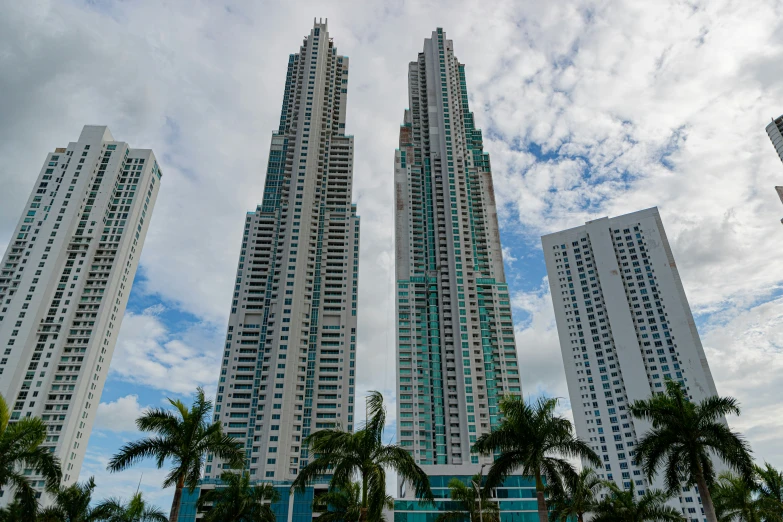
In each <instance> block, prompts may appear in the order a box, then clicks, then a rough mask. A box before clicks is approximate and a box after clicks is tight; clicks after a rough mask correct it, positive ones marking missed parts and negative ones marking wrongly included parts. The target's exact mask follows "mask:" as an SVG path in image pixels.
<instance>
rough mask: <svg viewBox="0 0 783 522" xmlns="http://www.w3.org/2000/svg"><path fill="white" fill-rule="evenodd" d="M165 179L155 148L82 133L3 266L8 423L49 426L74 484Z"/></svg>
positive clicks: (2, 373)
mask: <svg viewBox="0 0 783 522" xmlns="http://www.w3.org/2000/svg"><path fill="white" fill-rule="evenodd" d="M160 177H161V171H160V168H159V167H158V163H157V162H156V161H155V155H154V154H153V153H152V151H151V150H145V149H131V148H130V147H129V146H128V144H127V143H124V142H120V141H115V139H114V138H113V137H112V135H111V133H110V132H109V129H108V128H106V127H102V126H92V125H88V126H85V127H84V129H83V130H82V133H81V136H79V141H77V142H74V143H70V144H68V147H66V148H57V149H55V151H54V152H52V153H49V154H48V155H47V157H46V161H44V164H43V167H42V168H41V172H40V174H39V175H38V180H37V181H36V182H35V186H34V188H33V191H32V193H31V194H30V198H29V199H28V201H27V203H26V204H25V207H24V210H23V212H22V217H21V218H20V219H19V224H18V225H17V227H16V230H15V231H14V235H13V237H12V238H11V241H10V243H9V245H8V249H7V250H6V253H5V256H4V258H3V264H2V267H1V268H0V350H3V352H2V355H1V357H2V358H0V393H2V395H3V396H4V397H5V399H6V400H7V401H8V405H9V407H10V408H11V409H12V416H11V421H12V422H13V420H14V419H19V418H23V417H41V418H42V419H43V420H44V422H45V423H46V424H47V425H48V430H49V433H48V436H47V437H46V442H45V446H47V447H49V448H51V450H52V451H53V452H54V453H55V454H56V455H57V456H58V457H59V458H60V460H61V462H62V468H63V483H64V484H66V485H67V484H72V483H73V482H74V481H75V480H76V479H77V478H78V476H79V470H80V468H81V465H82V461H83V459H84V453H85V450H86V449H87V441H88V440H89V438H90V431H91V430H92V425H93V421H94V420H95V414H96V412H97V411H98V403H99V402H100V399H101V392H102V391H103V385H104V383H105V382H106V374H107V373H108V371H109V363H110V362H111V357H112V353H113V352H114V345H115V343H116V341H117V335H118V334H119V331H120V324H121V323H122V317H123V314H124V313H125V306H126V305H127V303H128V296H129V295H130V291H131V285H132V283H133V278H134V276H135V274H136V268H137V267H138V264H139V258H140V257H141V249H142V246H143V245H144V237H145V236H146V234H147V227H148V226H149V222H150V218H151V217H152V208H153V206H154V205H155V199H156V197H157V194H158V187H159V186H160V183H159V181H160ZM33 480H35V478H33ZM36 485H37V486H39V487H40V486H42V485H43V482H42V481H37V484H36ZM10 497H11V495H8V494H6V495H3V496H2V498H1V499H0V501H2V502H8V501H9V500H10Z"/></svg>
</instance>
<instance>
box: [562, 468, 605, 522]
mask: <svg viewBox="0 0 783 522" xmlns="http://www.w3.org/2000/svg"><path fill="white" fill-rule="evenodd" d="M563 482H564V484H563V485H564V488H563V489H562V490H560V491H556V490H555V491H551V492H550V493H551V496H550V499H549V508H550V511H549V520H550V521H551V522H567V521H568V519H569V518H570V517H576V518H577V520H579V521H580V522H581V521H582V520H584V515H585V513H589V512H590V511H592V510H593V508H594V507H595V505H596V504H597V503H598V497H599V493H600V491H601V489H603V481H602V480H601V479H600V477H599V476H598V473H596V471H595V470H594V469H593V468H585V469H583V470H582V471H581V472H579V474H578V475H569V476H568V477H565V479H564V481H563Z"/></svg>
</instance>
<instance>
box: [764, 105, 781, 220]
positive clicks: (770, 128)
mask: <svg viewBox="0 0 783 522" xmlns="http://www.w3.org/2000/svg"><path fill="white" fill-rule="evenodd" d="M766 130H767V135H768V136H769V139H770V141H772V145H773V146H774V147H775V152H777V153H778V157H779V158H780V161H783V116H780V117H778V118H776V119H773V120H772V121H771V122H770V123H769V125H767V129H766ZM775 190H776V191H777V193H778V196H779V197H780V201H781V203H783V186H778V187H775ZM780 221H781V222H782V223H783V219H781V220H780Z"/></svg>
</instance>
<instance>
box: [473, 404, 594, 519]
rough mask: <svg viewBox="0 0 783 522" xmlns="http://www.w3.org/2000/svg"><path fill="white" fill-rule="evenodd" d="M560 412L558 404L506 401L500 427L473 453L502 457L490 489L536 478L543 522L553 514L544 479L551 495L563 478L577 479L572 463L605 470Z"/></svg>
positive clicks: (489, 475)
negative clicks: (512, 478)
mask: <svg viewBox="0 0 783 522" xmlns="http://www.w3.org/2000/svg"><path fill="white" fill-rule="evenodd" d="M556 407H557V399H547V398H541V399H539V400H538V401H536V402H534V403H526V402H525V401H523V400H522V398H520V397H516V396H509V397H504V398H503V399H502V400H501V401H500V411H501V413H502V414H503V420H502V421H501V423H500V425H499V426H498V427H497V428H495V429H494V430H492V432H491V433H485V434H484V435H482V436H481V437H479V438H478V440H477V441H476V443H475V444H474V446H473V451H474V452H477V453H481V454H483V455H492V454H493V453H497V454H498V455H497V456H496V457H495V462H494V463H493V464H492V467H491V468H490V469H489V473H487V482H486V485H485V487H486V488H492V487H495V486H497V485H498V484H500V483H502V482H503V480H504V479H505V478H506V477H508V476H509V475H511V474H512V473H516V472H521V473H522V474H524V475H532V476H534V477H535V478H536V491H537V492H538V497H539V498H538V501H539V517H540V518H546V516H547V513H548V510H547V506H546V501H545V499H544V496H543V495H544V480H545V481H546V484H547V487H548V488H549V489H550V491H552V492H559V491H562V490H563V479H564V478H568V477H573V476H574V475H576V470H575V469H574V466H573V465H572V464H571V463H570V462H569V461H568V460H567V459H568V458H581V459H582V460H585V461H587V462H589V463H590V464H592V465H594V466H600V465H601V461H600V459H599V458H598V455H596V454H595V452H594V451H593V450H592V449H591V448H590V446H589V445H588V444H586V443H585V442H584V441H582V440H580V439H579V438H578V437H576V435H574V429H573V426H572V424H571V421H569V420H568V419H566V418H564V417H560V416H559V415H555V408H556ZM542 478H543V480H542Z"/></svg>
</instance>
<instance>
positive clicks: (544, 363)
mask: <svg viewBox="0 0 783 522" xmlns="http://www.w3.org/2000/svg"><path fill="white" fill-rule="evenodd" d="M511 305H512V307H513V310H512V312H514V313H515V316H516V317H519V316H520V315H521V314H520V312H522V313H523V314H525V315H528V319H527V320H525V321H522V322H517V323H516V324H515V328H514V329H515V334H516V335H515V336H516V341H517V353H518V357H519V366H520V377H521V379H522V392H523V393H524V394H525V396H536V395H544V394H545V395H548V396H550V397H552V396H553V397H559V398H560V399H561V402H562V404H563V405H564V406H567V405H568V404H570V401H569V399H568V388H567V386H566V383H565V370H564V369H563V358H562V356H561V355H560V344H559V341H558V338H557V327H556V325H555V313H554V308H552V296H551V295H550V293H549V284H548V282H547V280H546V279H544V281H543V282H542V283H541V287H540V288H538V289H537V290H535V291H532V292H515V293H513V294H512V301H511Z"/></svg>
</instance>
